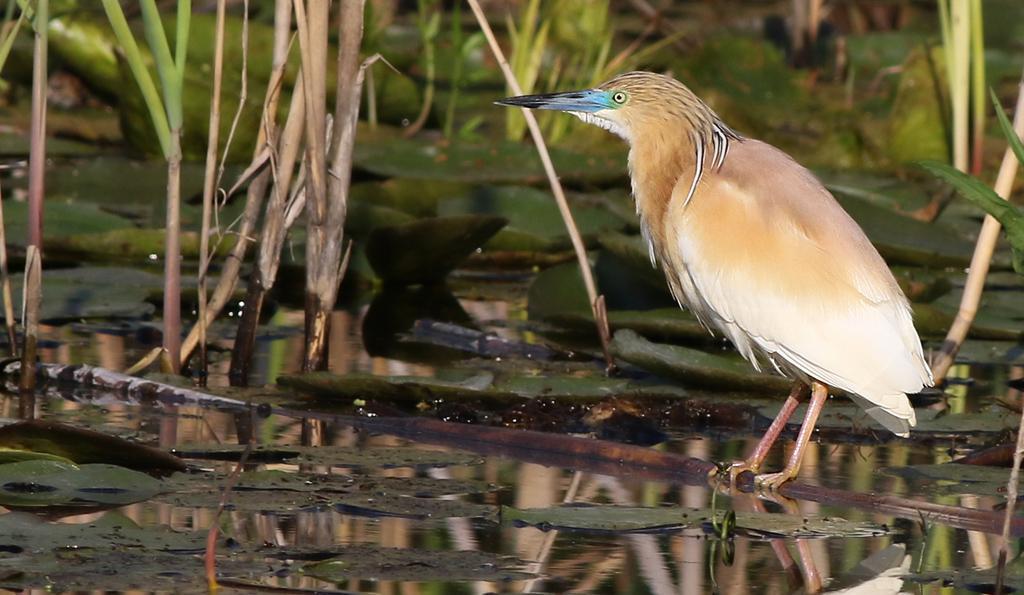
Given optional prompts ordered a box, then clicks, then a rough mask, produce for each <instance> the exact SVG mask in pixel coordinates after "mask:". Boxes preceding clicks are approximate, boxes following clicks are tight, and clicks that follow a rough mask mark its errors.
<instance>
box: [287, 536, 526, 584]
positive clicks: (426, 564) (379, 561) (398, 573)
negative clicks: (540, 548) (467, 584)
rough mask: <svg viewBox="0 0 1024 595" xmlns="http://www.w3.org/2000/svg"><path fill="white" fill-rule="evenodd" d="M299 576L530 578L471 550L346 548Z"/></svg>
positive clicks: (502, 560)
mask: <svg viewBox="0 0 1024 595" xmlns="http://www.w3.org/2000/svg"><path fill="white" fill-rule="evenodd" d="M302 572H303V573H304V574H306V575H308V576H312V577H314V578H319V579H322V580H326V581H334V582H341V581H348V580H352V579H373V580H382V581H492V582H499V583H505V582H509V581H517V580H525V579H529V578H533V577H534V575H533V574H530V573H528V572H525V571H524V570H523V566H522V564H521V563H520V562H518V561H517V560H515V559H514V558H509V557H507V556H499V555H497V554H489V553H486V552H478V551H473V550H466V551H445V550H424V549H393V548H379V547H373V546H367V545H358V546H347V547H345V548H344V553H342V554H341V555H340V556H337V557H335V558H332V559H330V560H324V561H323V562H316V563H314V564H307V565H306V566H304V567H303V568H302Z"/></svg>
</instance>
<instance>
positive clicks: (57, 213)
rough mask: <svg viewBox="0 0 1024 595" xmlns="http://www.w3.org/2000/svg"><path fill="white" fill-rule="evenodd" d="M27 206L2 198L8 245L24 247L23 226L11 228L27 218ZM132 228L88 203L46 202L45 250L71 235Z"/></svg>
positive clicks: (129, 222) (123, 221) (130, 224)
mask: <svg viewBox="0 0 1024 595" xmlns="http://www.w3.org/2000/svg"><path fill="white" fill-rule="evenodd" d="M27 205H28V203H24V202H15V201H12V200H7V199H6V197H5V198H4V205H3V207H4V221H6V222H7V228H6V232H7V235H6V238H7V241H8V243H10V244H11V245H15V246H24V245H25V242H26V241H27V236H26V234H27V233H28V231H27V227H26V226H25V225H12V224H11V222H22V221H25V220H27V218H28V206H27ZM131 227H133V225H132V222H131V221H129V220H127V219H125V218H124V217H120V216H118V215H115V214H113V213H110V212H108V211H105V210H103V209H101V208H100V207H99V206H97V205H95V204H92V203H82V202H65V201H60V200H48V201H47V202H46V243H47V250H49V244H50V243H51V241H53V240H59V239H61V238H65V237H67V236H70V235H74V234H92V233H101V232H108V231H113V230H118V229H127V228H131Z"/></svg>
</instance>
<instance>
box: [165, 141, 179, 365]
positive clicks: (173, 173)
mask: <svg viewBox="0 0 1024 595" xmlns="http://www.w3.org/2000/svg"><path fill="white" fill-rule="evenodd" d="M164 234H165V235H164V302H163V313H162V314H163V331H164V337H163V346H164V349H165V350H167V355H168V357H169V358H170V361H171V365H172V370H173V372H174V373H175V374H177V373H178V372H179V371H180V370H181V128H172V129H171V149H170V152H169V153H168V156H167V217H166V221H165V223H164Z"/></svg>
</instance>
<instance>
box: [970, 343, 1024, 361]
mask: <svg viewBox="0 0 1024 595" xmlns="http://www.w3.org/2000/svg"><path fill="white" fill-rule="evenodd" d="M956 358H957V361H959V362H966V363H971V364H1024V344H1021V343H1016V342H1011V341H979V340H971V341H967V342H965V343H964V344H963V345H962V346H961V347H960V351H959V352H957V354H956Z"/></svg>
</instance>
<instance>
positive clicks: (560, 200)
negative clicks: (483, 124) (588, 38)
mask: <svg viewBox="0 0 1024 595" xmlns="http://www.w3.org/2000/svg"><path fill="white" fill-rule="evenodd" d="M469 7H470V8H471V9H472V10H473V15H474V16H475V17H476V20H477V23H479V24H480V29H481V30H482V31H483V33H484V37H486V38H487V43H488V44H489V45H490V47H491V52H492V53H493V54H494V58H495V60H497V61H498V65H499V66H500V67H501V72H502V73H503V74H504V75H505V81H506V82H507V83H508V86H509V88H511V89H512V92H513V93H515V94H516V95H522V94H523V90H522V88H520V86H519V82H518V81H517V80H516V77H515V74H513V72H512V68H511V67H510V66H509V63H508V60H506V59H505V54H504V52H502V50H501V46H500V45H498V40H497V39H496V38H495V37H494V31H492V30H491V26H490V24H489V23H488V22H487V17H486V16H484V13H483V10H482V9H481V8H480V3H479V2H478V1H477V0H469ZM522 111H523V117H525V118H526V126H527V127H528V128H529V129H530V136H531V137H533V143H534V144H535V145H536V146H537V153H538V155H540V160H541V163H542V164H543V165H544V173H545V174H547V177H548V182H549V183H550V184H551V192H552V194H554V196H555V203H557V204H558V210H559V211H560V212H561V214H562V220H563V221H564V222H565V227H566V230H567V231H568V232H569V238H570V239H571V240H572V247H573V250H575V252H576V258H577V260H578V261H579V265H580V274H581V275H582V276H583V285H584V286H585V287H586V289H587V297H588V298H589V299H590V308H591V311H592V312H593V314H594V322H595V324H596V325H597V333H598V336H599V337H600V339H601V348H602V350H603V351H604V358H605V363H606V364H607V365H608V368H609V370H610V369H612V368H614V367H615V361H614V359H613V358H612V354H611V349H610V347H609V345H610V343H611V333H610V332H609V330H608V325H607V320H608V315H607V313H605V311H604V300H603V299H599V297H600V296H598V293H597V284H596V283H594V275H593V272H592V271H591V269H590V261H589V260H588V259H587V248H586V246H585V245H584V244H583V238H582V237H580V232H579V229H578V228H577V227H576V221H575V220H574V219H573V216H572V211H571V210H570V209H569V202H568V201H567V200H566V198H565V191H564V190H562V184H561V182H559V181H558V174H557V173H556V172H555V166H554V164H553V163H552V162H551V154H550V153H548V148H547V145H546V144H545V143H544V137H543V135H542V134H541V131H540V126H539V125H538V124H537V119H536V118H535V117H534V116H533V113H532V112H531V111H530V110H528V109H525V108H523V110H522Z"/></svg>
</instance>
